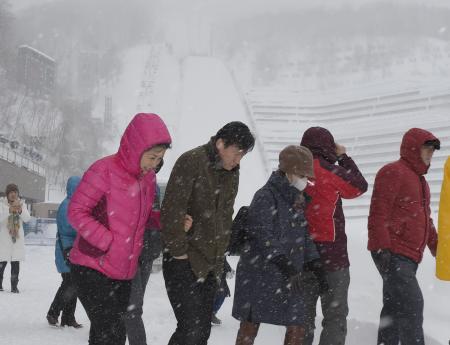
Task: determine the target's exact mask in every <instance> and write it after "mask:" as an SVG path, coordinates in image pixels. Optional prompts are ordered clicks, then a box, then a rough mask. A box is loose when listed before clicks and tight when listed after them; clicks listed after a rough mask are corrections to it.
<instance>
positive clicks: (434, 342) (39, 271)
mask: <svg viewBox="0 0 450 345" xmlns="http://www.w3.org/2000/svg"><path fill="white" fill-rule="evenodd" d="M347 233H348V235H349V251H350V259H351V264H352V266H351V279H352V281H351V285H350V293H349V300H350V315H349V322H348V325H349V330H348V338H347V339H348V341H347V345H366V344H375V342H376V331H377V327H378V326H377V325H378V314H379V311H380V307H381V278H379V276H378V273H377V272H376V270H375V267H374V265H373V263H372V261H371V258H370V256H369V253H368V251H367V250H366V244H367V230H366V223H365V221H363V220H350V221H349V222H348V225H347ZM26 249H27V260H26V262H24V263H23V265H22V270H21V276H20V283H19V289H20V291H21V293H20V294H18V295H16V294H12V293H10V292H9V272H7V273H6V275H5V283H4V287H5V288H6V290H5V291H4V292H1V293H0V344H9V345H30V344H45V345H60V344H65V345H81V344H86V343H87V339H88V329H89V320H88V319H87V316H86V314H85V312H84V310H83V308H82V306H81V304H78V308H77V313H76V317H77V320H78V321H79V322H81V323H83V324H84V325H85V327H84V328H83V329H81V330H74V329H67V328H65V329H55V328H52V327H50V326H48V325H47V321H46V319H45V315H46V313H47V310H48V308H49V306H50V303H51V301H52V299H53V297H54V294H55V292H56V290H57V288H58V286H59V284H60V280H61V279H60V276H59V275H58V273H57V272H56V268H55V266H54V254H53V253H54V247H52V246H27V248H26ZM231 263H232V265H233V266H235V265H236V263H237V261H236V258H232V259H231ZM8 270H9V266H8V268H7V271H8ZM418 278H419V282H420V285H421V287H422V291H423V294H424V298H425V313H424V315H425V323H424V329H425V333H426V336H427V342H426V343H427V345H445V344H448V342H449V339H450V330H449V327H448V322H449V320H450V299H449V293H448V292H449V288H450V286H449V283H444V282H440V281H438V280H437V279H436V278H435V277H434V260H433V259H432V258H431V256H430V255H429V253H427V254H426V255H425V260H424V262H423V263H422V264H421V265H420V268H419V271H418ZM229 285H230V287H231V289H232V291H233V289H234V281H229ZM231 307H232V298H228V299H226V301H225V304H224V306H223V307H222V309H221V310H220V312H219V317H220V318H221V319H222V320H223V324H222V325H221V326H214V327H213V329H212V334H211V338H210V342H209V344H211V345H230V344H233V343H234V340H235V337H236V332H237V329H238V326H239V323H238V321H236V320H235V319H233V318H232V317H231ZM144 322H145V325H146V329H147V333H148V344H152V345H164V344H167V341H168V339H169V337H170V335H171V333H172V332H173V330H174V328H175V318H174V317H173V313H172V309H171V307H170V304H169V301H168V298H167V294H166V290H165V288H164V280H163V277H162V274H161V272H158V273H154V274H152V276H151V278H150V282H149V285H148V288H147V294H146V296H145V304H144ZM283 336H284V329H283V328H282V327H275V326H269V325H263V326H262V327H261V330H260V334H259V336H258V338H257V340H256V343H255V344H256V345H274V344H282V339H283Z"/></svg>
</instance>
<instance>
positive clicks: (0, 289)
mask: <svg viewBox="0 0 450 345" xmlns="http://www.w3.org/2000/svg"><path fill="white" fill-rule="evenodd" d="M0 291H3V278H0Z"/></svg>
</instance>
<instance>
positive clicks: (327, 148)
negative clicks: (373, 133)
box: [301, 127, 367, 271]
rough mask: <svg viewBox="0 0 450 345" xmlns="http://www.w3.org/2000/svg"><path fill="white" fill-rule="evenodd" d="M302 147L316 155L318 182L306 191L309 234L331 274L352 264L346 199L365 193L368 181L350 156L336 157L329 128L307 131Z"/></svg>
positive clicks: (316, 177) (312, 128)
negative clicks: (346, 223) (349, 253)
mask: <svg viewBox="0 0 450 345" xmlns="http://www.w3.org/2000/svg"><path fill="white" fill-rule="evenodd" d="M301 145H303V146H306V147H307V148H308V149H310V151H311V152H312V153H313V156H314V175H315V183H314V185H308V187H307V188H306V193H307V194H308V195H309V196H311V198H312V201H311V202H310V203H309V204H308V206H307V208H306V219H307V221H308V225H309V232H310V234H311V237H312V238H313V240H314V242H315V243H316V245H317V249H318V250H319V253H320V258H321V260H322V263H323V264H324V267H325V269H326V270H327V271H336V270H340V269H343V268H346V267H348V266H349V265H350V263H349V259H348V253H347V235H346V233H345V216H344V211H343V209H342V198H343V199H353V198H357V197H358V196H360V195H361V194H363V193H365V192H366V191H367V181H366V180H365V179H364V176H363V175H362V174H361V172H360V171H359V169H358V167H357V165H356V164H355V162H354V161H353V160H352V159H351V158H350V157H349V156H347V155H346V154H344V155H342V156H340V157H339V158H338V157H337V156H336V143H335V142H334V138H333V135H332V134H331V133H330V132H329V131H328V130H327V129H325V128H322V127H311V128H309V129H307V130H306V131H305V133H304V134H303V137H302V141H301ZM336 162H337V163H338V164H335V163H336Z"/></svg>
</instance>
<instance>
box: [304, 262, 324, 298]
mask: <svg viewBox="0 0 450 345" xmlns="http://www.w3.org/2000/svg"><path fill="white" fill-rule="evenodd" d="M304 269H305V271H310V272H312V274H314V276H315V277H316V279H317V282H318V283H319V293H320V294H323V293H325V292H327V291H328V290H329V289H330V287H329V285H328V280H327V275H326V272H325V269H324V267H323V264H322V261H321V260H320V259H315V260H313V261H309V262H307V263H306V264H305V265H304Z"/></svg>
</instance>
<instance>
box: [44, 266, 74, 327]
mask: <svg viewBox="0 0 450 345" xmlns="http://www.w3.org/2000/svg"><path fill="white" fill-rule="evenodd" d="M61 277H62V283H61V286H60V287H59V289H58V291H57V292H56V295H55V298H54V299H53V302H52V304H51V306H50V309H49V311H48V315H51V316H53V317H54V318H56V319H58V318H59V314H60V313H61V312H62V316H61V324H65V323H66V324H67V323H71V322H72V321H75V308H76V306H77V288H76V286H75V283H74V281H73V279H72V275H71V274H70V273H61Z"/></svg>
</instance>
